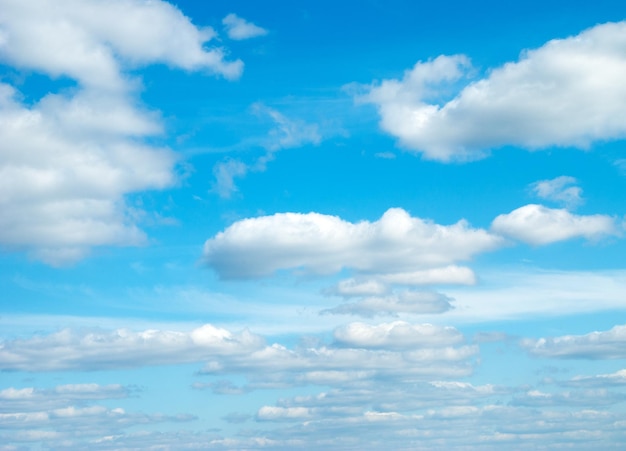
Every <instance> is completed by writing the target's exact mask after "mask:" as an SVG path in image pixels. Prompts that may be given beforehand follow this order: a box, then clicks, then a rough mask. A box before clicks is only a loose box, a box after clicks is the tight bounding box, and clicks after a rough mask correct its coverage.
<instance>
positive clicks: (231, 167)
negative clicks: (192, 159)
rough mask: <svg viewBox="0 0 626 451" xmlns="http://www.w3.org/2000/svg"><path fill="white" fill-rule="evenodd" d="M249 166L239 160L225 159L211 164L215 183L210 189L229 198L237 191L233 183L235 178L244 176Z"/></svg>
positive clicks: (224, 197) (222, 196)
mask: <svg viewBox="0 0 626 451" xmlns="http://www.w3.org/2000/svg"><path fill="white" fill-rule="evenodd" d="M249 170H250V168H249V167H248V165H246V164H245V163H244V162H242V161H239V160H233V159H227V160H224V161H220V162H219V163H217V164H216V165H215V166H213V175H214V176H215V183H214V184H213V189H212V191H214V192H216V193H217V194H218V196H220V197H221V198H223V199H229V198H230V197H231V196H232V195H233V194H234V193H236V192H237V191H239V189H238V188H237V185H236V184H235V178H238V177H244V176H245V175H246V174H247V173H248V171H249Z"/></svg>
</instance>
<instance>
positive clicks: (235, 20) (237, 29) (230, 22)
mask: <svg viewBox="0 0 626 451" xmlns="http://www.w3.org/2000/svg"><path fill="white" fill-rule="evenodd" d="M222 24H223V25H224V28H225V29H226V33H227V34H228V37H229V38H230V39H234V40H237V41H241V40H244V39H250V38H256V37H258V36H265V35H266V34H267V33H268V31H267V30H266V29H265V28H261V27H259V26H257V25H255V24H253V23H251V22H248V21H247V20H245V19H242V18H241V17H239V16H237V15H236V14H233V13H231V14H229V15H227V16H226V17H224V18H223V19H222Z"/></svg>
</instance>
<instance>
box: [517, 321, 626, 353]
mask: <svg viewBox="0 0 626 451" xmlns="http://www.w3.org/2000/svg"><path fill="white" fill-rule="evenodd" d="M521 345H522V347H523V348H524V349H526V351H528V353H529V354H530V355H532V356H535V357H542V358H552V359H592V360H597V359H624V358H626V326H615V327H613V328H612V329H610V330H607V331H602V332H591V333H589V334H586V335H564V336H561V337H550V338H540V339H537V340H534V339H524V340H522V342H521Z"/></svg>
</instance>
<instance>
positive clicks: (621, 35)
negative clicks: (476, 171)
mask: <svg viewBox="0 0 626 451" xmlns="http://www.w3.org/2000/svg"><path fill="white" fill-rule="evenodd" d="M625 42H626V22H618V23H607V24H603V25H597V26H595V27H593V28H590V29H588V30H586V31H584V32H582V33H580V34H579V35H577V36H573V37H568V38H565V39H555V40H552V41H549V42H547V43H546V44H545V45H543V46H542V47H540V48H538V49H535V50H528V51H525V52H523V53H522V55H521V56H520V59H519V60H518V61H516V62H509V63H507V64H505V65H503V66H501V67H498V68H494V69H492V70H491V71H489V73H488V75H487V76H485V77H484V78H482V79H480V80H477V81H473V82H471V83H469V84H467V85H466V86H465V87H463V88H462V89H459V90H458V91H457V94H456V95H455V96H454V97H453V98H452V99H450V100H448V99H445V94H446V91H447V90H450V89H454V88H455V86H458V85H459V84H460V83H461V80H462V79H463V78H464V77H466V76H468V75H469V73H470V70H471V69H470V63H469V60H468V58H467V57H466V56H463V55H456V56H440V57H438V58H436V59H434V60H432V61H427V62H418V63H417V64H416V65H415V67H413V68H412V69H411V70H408V71H406V73H405V74H404V77H403V78H402V79H401V80H384V81H382V82H381V83H377V84H374V85H372V86H370V87H369V88H368V91H367V93H366V94H364V95H361V96H360V97H359V100H360V101H364V102H370V103H373V104H375V105H376V106H377V107H378V111H379V113H380V117H381V123H380V124H381V127H382V128H383V130H385V131H386V132H388V133H390V134H391V135H393V136H395V137H397V138H398V139H399V141H400V143H401V144H402V145H403V146H405V147H407V148H409V149H412V150H415V151H418V152H421V153H422V154H423V156H424V157H425V158H428V159H432V160H439V161H444V162H448V161H455V160H457V161H458V160H468V159H476V158H481V157H483V156H485V154H486V152H487V151H488V150H490V149H495V148H498V147H502V146H506V145H514V146H520V147H523V148H526V149H531V150H533V149H541V148H546V147H550V146H573V147H578V148H583V149H586V148H588V147H589V146H590V144H591V143H593V142H594V141H599V140H607V139H619V138H623V137H625V136H626V119H625V118H626V109H625V108H626V107H624V105H625V104H626V102H625V99H626V87H625V86H624V83H622V80H623V79H624V78H625V77H626V52H625V51H624V43H625Z"/></svg>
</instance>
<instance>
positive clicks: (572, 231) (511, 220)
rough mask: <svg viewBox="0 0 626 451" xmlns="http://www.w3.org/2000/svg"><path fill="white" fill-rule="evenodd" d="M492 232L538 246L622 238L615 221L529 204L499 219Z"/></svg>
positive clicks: (494, 223)
mask: <svg viewBox="0 0 626 451" xmlns="http://www.w3.org/2000/svg"><path fill="white" fill-rule="evenodd" d="M491 230H492V231H494V232H496V233H500V234H502V235H505V236H508V237H511V238H514V239H516V240H519V241H523V242H526V243H529V244H534V245H543V244H550V243H554V242H556V241H563V240H568V239H572V238H583V237H584V238H586V239H588V240H597V239H599V238H602V237H605V236H607V235H619V229H618V227H617V225H616V223H615V219H614V218H612V217H610V216H605V215H586V216H585V215H575V214H573V213H570V212H568V211H567V210H565V209H553V208H548V207H544V206H543V205H537V204H529V205H525V206H523V207H520V208H518V209H516V210H513V211H512V212H511V213H508V214H503V215H499V216H498V217H497V218H496V219H494V220H493V222H492V224H491Z"/></svg>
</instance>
